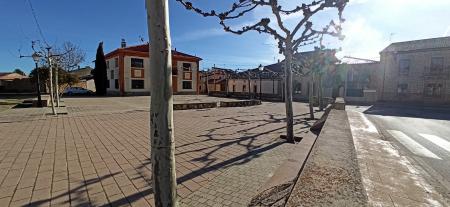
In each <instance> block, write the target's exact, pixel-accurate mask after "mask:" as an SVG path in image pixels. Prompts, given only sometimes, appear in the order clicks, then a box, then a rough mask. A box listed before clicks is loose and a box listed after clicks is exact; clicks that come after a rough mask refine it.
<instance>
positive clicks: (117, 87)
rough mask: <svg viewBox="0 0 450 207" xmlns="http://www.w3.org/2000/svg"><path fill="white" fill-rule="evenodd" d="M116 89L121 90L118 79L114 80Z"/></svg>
mask: <svg viewBox="0 0 450 207" xmlns="http://www.w3.org/2000/svg"><path fill="white" fill-rule="evenodd" d="M114 88H115V89H119V80H118V79H116V80H114Z"/></svg>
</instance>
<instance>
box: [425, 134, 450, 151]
mask: <svg viewBox="0 0 450 207" xmlns="http://www.w3.org/2000/svg"><path fill="white" fill-rule="evenodd" d="M419 135H420V136H422V137H423V138H425V139H427V140H428V141H430V142H433V143H434V144H435V145H437V146H439V147H441V148H442V149H444V150H446V151H447V152H450V142H448V141H447V140H445V139H442V138H440V137H438V136H436V135H431V134H422V133H419Z"/></svg>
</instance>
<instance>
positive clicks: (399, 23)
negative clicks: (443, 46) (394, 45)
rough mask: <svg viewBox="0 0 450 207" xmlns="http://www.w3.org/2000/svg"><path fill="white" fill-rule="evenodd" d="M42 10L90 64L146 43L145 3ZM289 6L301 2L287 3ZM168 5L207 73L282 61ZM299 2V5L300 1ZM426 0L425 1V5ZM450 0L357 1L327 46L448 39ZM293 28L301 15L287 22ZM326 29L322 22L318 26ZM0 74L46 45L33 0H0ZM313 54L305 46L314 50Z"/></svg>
mask: <svg viewBox="0 0 450 207" xmlns="http://www.w3.org/2000/svg"><path fill="white" fill-rule="evenodd" d="M30 1H31V2H32V4H33V6H34V9H35V11H36V14H37V17H38V20H39V23H40V25H41V27H42V30H43V33H44V36H45V37H46V39H47V42H49V43H50V44H52V45H60V44H62V43H63V42H65V41H71V42H73V43H75V44H77V45H79V46H80V47H81V48H82V49H83V50H84V51H85V52H86V59H87V61H86V62H85V63H84V64H82V65H92V64H91V61H92V60H93V59H94V58H95V51H96V48H97V45H98V42H100V41H103V42H104V47H105V53H107V52H109V51H111V50H113V49H115V48H117V47H118V46H119V45H120V39H121V38H125V39H126V40H127V43H128V45H134V44H139V43H140V41H139V38H140V37H144V38H145V39H146V40H147V39H148V34H147V23H146V11H145V1H144V0H131V1H119V0H95V1H88V0H77V1H54V0H39V1H38V0H30ZM281 1H282V3H285V4H286V5H287V6H288V7H289V6H293V4H294V3H295V1H292V0H281ZM169 2H170V12H171V15H170V21H171V32H172V43H173V46H174V47H176V48H177V49H178V50H180V51H183V52H187V53H190V54H193V55H197V56H200V57H202V58H203V59H204V60H203V61H202V63H201V68H202V69H203V68H207V67H211V66H212V65H213V64H216V65H217V66H220V67H227V68H252V67H256V66H258V65H259V64H270V63H273V62H275V61H276V60H277V59H279V58H281V56H280V55H278V54H277V49H276V44H275V43H276V42H275V41H274V40H273V39H272V38H271V37H270V36H267V35H261V34H258V33H255V32H252V33H248V34H245V35H241V36H237V35H233V34H229V33H225V32H224V31H222V29H221V27H220V25H219V24H218V22H217V20H216V19H214V18H204V17H201V16H199V15H197V14H194V13H192V12H190V11H186V10H185V9H184V8H182V7H181V6H180V5H179V4H178V3H177V2H175V0H169ZM194 2H198V5H199V6H201V7H203V8H207V10H210V9H211V8H219V10H220V9H221V8H222V9H223V8H225V6H226V5H227V4H229V2H233V1H231V0H227V1H225V0H224V1H216V0H214V1H213V0H209V1H208V0H197V1H194ZM297 2H300V1H297ZM424 2H426V3H424ZM448 8H450V1H449V0H432V1H422V0H351V1H350V4H349V5H348V7H347V8H346V10H345V12H344V17H345V18H346V19H347V21H346V22H345V24H344V34H345V35H346V39H345V40H344V41H342V42H339V41H336V40H329V41H328V40H327V42H326V45H327V46H328V47H332V48H339V47H340V48H342V51H341V52H340V53H339V56H341V57H342V56H346V55H349V56H354V57H360V58H368V59H378V58H379V57H378V52H379V51H380V50H382V49H383V48H384V47H386V46H387V45H388V44H389V43H390V42H398V41H406V40H414V39H423V38H432V37H442V36H449V35H450V12H449V9H448ZM334 13H335V12H334V11H325V12H324V13H323V14H320V16H318V17H317V18H316V19H315V20H316V22H319V23H323V22H326V21H329V20H330V19H331V18H335V16H333V15H332V14H334ZM267 15H270V12H269V11H268V10H267V9H263V8H262V9H258V10H255V11H253V12H251V13H249V14H248V15H247V16H246V17H245V18H243V19H241V20H239V21H235V22H231V23H230V24H231V25H233V26H236V25H238V26H239V25H243V24H245V23H249V22H254V21H256V20H257V19H259V18H260V17H265V16H267ZM284 19H285V22H286V23H287V24H288V25H293V24H294V23H295V22H297V21H299V17H298V16H290V17H285V18H284ZM319 26H320V24H319ZM0 28H1V32H0V45H1V47H0V71H11V70H13V69H14V68H21V69H23V70H25V71H27V72H28V71H29V70H30V69H31V68H32V67H33V62H32V60H31V59H26V58H24V59H19V58H18V56H19V52H18V50H19V49H20V51H21V53H22V54H23V55H27V54H29V53H31V48H30V45H31V41H32V40H37V39H41V38H40V36H39V33H38V30H37V27H36V25H35V23H34V19H33V16H32V15H31V10H30V7H29V5H28V2H27V0H14V1H11V0H1V1H0ZM308 49H310V48H303V50H308Z"/></svg>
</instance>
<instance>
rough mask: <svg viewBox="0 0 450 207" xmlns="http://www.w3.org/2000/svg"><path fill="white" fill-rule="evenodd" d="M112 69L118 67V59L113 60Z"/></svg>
mask: <svg viewBox="0 0 450 207" xmlns="http://www.w3.org/2000/svg"><path fill="white" fill-rule="evenodd" d="M114 67H116V68H117V67H119V58H114Z"/></svg>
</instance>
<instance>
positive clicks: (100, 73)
mask: <svg viewBox="0 0 450 207" xmlns="http://www.w3.org/2000/svg"><path fill="white" fill-rule="evenodd" d="M93 75H94V82H95V89H96V94H97V95H99V96H104V95H106V81H108V78H107V72H106V60H105V54H104V53H103V42H100V43H99V44H98V48H97V55H96V56H95V71H94V73H93Z"/></svg>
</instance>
